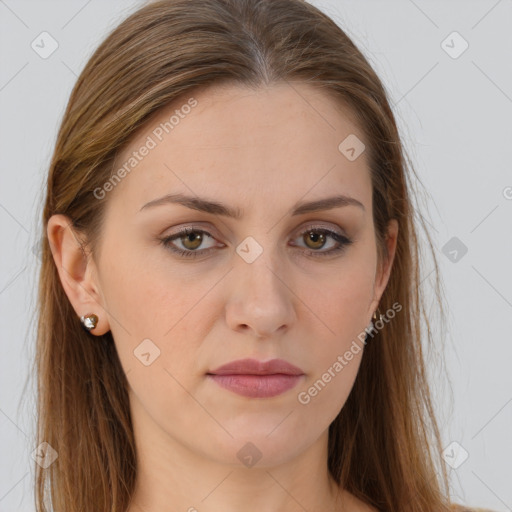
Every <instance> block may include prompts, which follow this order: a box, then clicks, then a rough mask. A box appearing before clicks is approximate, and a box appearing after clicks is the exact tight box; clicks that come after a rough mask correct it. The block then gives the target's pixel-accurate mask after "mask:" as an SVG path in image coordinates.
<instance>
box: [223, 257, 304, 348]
mask: <svg viewBox="0 0 512 512" xmlns="http://www.w3.org/2000/svg"><path fill="white" fill-rule="evenodd" d="M268 253H270V251H268ZM237 257H238V256H237ZM283 269H284V265H282V264H281V263H280V262H278V261H277V259H276V258H273V257H271V255H270V254H267V251H263V252H262V253H261V254H260V255H259V256H258V258H256V260H254V261H253V262H252V263H248V262H247V261H245V260H244V259H242V258H239V259H238V261H236V262H235V268H234V269H233V270H232V272H230V282H229V284H228V288H229V295H228V298H227V304H226V321H227V323H228V326H229V327H230V328H231V329H233V330H235V331H239V332H243V331H252V334H253V335H254V336H257V337H261V338H266V337H271V336H275V335H276V333H278V332H279V331H280V330H281V331H283V332H285V331H286V330H287V329H290V327H291V326H292V325H293V323H294V322H295V321H296V310H295V307H294V304H295V303H296V301H297V300H298V299H297V297H296V296H295V295H294V293H293V292H292V290H293V283H292V282H291V274H290V272H289V271H288V272H287V271H286V270H283ZM281 334H282V333H281Z"/></svg>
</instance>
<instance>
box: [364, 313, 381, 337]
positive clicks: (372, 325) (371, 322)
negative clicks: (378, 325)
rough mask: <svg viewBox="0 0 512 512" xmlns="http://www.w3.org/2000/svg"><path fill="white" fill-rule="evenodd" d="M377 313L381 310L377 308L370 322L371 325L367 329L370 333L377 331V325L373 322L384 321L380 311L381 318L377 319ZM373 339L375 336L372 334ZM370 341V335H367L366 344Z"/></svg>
mask: <svg viewBox="0 0 512 512" xmlns="http://www.w3.org/2000/svg"><path fill="white" fill-rule="evenodd" d="M377 311H379V308H377V309H376V310H375V311H374V312H373V316H372V320H370V325H369V326H368V327H367V330H368V331H370V332H371V331H372V330H374V329H375V324H374V323H373V320H380V321H381V322H382V321H383V320H384V315H382V314H381V313H380V311H379V318H378V319H377ZM372 338H373V334H372ZM368 341H369V335H368V333H366V336H365V342H366V343H367V342H368Z"/></svg>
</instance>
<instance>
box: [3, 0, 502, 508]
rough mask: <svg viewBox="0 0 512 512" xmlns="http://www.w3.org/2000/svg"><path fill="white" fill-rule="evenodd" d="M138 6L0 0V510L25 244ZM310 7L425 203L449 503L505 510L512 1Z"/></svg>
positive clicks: (23, 321) (27, 393) (29, 415)
mask: <svg viewBox="0 0 512 512" xmlns="http://www.w3.org/2000/svg"><path fill="white" fill-rule="evenodd" d="M142 3H143V2H140V1H139V2H137V1H124V2H122V1H120V0H117V1H114V0H109V1H100V0H89V1H84V0H81V1H75V0H73V1H69V0H68V1H65V2H64V1H61V2H57V1H23V0H0V38H1V40H0V49H1V50H0V51H1V65H0V112H1V119H0V144H1V149H2V151H1V152H0V166H1V172H0V177H1V180H2V181H1V186H0V226H1V236H2V240H3V242H2V244H1V258H2V259H1V270H0V315H1V319H0V325H1V329H0V333H1V334H0V336H1V338H0V343H1V352H0V354H1V355H0V512H7V511H9V512H14V511H33V510H34V505H33V491H32V485H33V474H32V473H33V470H32V459H31V454H32V452H33V450H34V449H35V446H34V443H33V439H34V433H33V430H32V424H33V421H34V410H35V408H34V396H35V395H34V386H35V383H34V381H33V378H32V379H29V380H28V381H27V377H28V376H30V363H31V360H32V357H33V352H34V326H33V310H34V304H35V294H36V284H37V282H36V276H37V263H38V256H37V249H36V248H34V246H35V244H36V243H37V240H38V238H39V231H38V230H39V228H40V222H39V219H38V216H39V209H40V207H41V201H42V197H43V192H44V177H45V174H46V172H47V168H48V165H49V161H50V156H51V151H52V147H53V144H54V142H55V139H56V132H57V129H58V126H59V123H60V120H61V117H62V114H63V112H64V108H65V105H66V102H67V99H68V96H69V93H70V91H71V88H72V86H73V84H74V82H75V80H76V78H77V76H78V74H79V72H80V71H81V69H82V68H83V66H84V64H85V62H86V60H87V58H88V57H89V56H90V55H91V53H92V51H93V50H94V49H95V48H96V46H97V45H98V43H99V42H100V40H101V39H102V38H103V37H104V36H105V35H106V33H107V32H108V31H109V30H110V29H111V27H113V26H114V25H115V24H116V23H117V22H119V21H120V20H121V19H122V18H124V17H125V16H126V15H127V14H129V13H130V12H131V11H133V10H134V9H135V8H136V7H137V6H138V5H142ZM311 3H313V4H314V5H317V6H318V7H320V8H321V9H322V10H324V12H326V13H327V14H329V15H330V16H332V17H333V18H334V19H335V21H336V22H337V23H338V24H339V25H340V26H341V27H342V28H343V29H344V30H345V31H346V32H347V33H348V35H349V36H351V37H352V38H353V39H354V41H355V43H356V44H357V45H358V46H359V47H360V48H361V50H362V51H363V52H364V53H365V55H366V56H367V57H368V59H369V60H370V62H371V63H372V64H373V66H374V67H375V69H376V71H377V72H378V74H379V75H380V76H381V78H382V80H383V81H384V83H385V86H386V88H387V89H388V91H389V94H390V97H391V100H392V102H393V105H394V106H393V108H394V111H395V113H396V116H397V120H398V122H399V125H400V129H401V132H402V136H403V140H404V143H405V145H406V148H407V151H408V152H409V155H410V156H411V158H412V161H413V165H414V166H415V169H416V170H417V172H418V174H419V176H420V179H421V182H422V183H423V185H424V187H425V190H426V193H424V194H423V195H424V199H423V203H422V210H421V212H419V214H421V215H422V216H423V217H424V218H425V220H426V221H427V222H428V223H429V226H430V229H431V234H432V236H433V239H434V244H435V250H436V254H437V257H438V259H439V262H440V265H441V272H442V277H443V280H444V283H445V293H446V297H447V307H448V309H447V315H448V323H447V326H446V327H447V329H446V330H445V331H442V330H441V328H440V327H439V326H438V325H437V321H436V317H433V318H432V320H433V322H434V324H435V327H436V329H435V336H436V344H437V351H438V353H439V354H440V355H442V353H443V352H444V354H445V358H446V367H445V368H441V369H436V368H437V367H436V366H435V361H434V359H433V360H432V364H431V366H430V368H431V374H432V381H433V386H434V393H435V398H436V407H437V412H438V416H439V421H440V426H441V428H442V435H443V447H448V451H447V452H446V453H447V459H446V460H447V468H448V470H449V474H450V476H451V482H452V486H453V489H452V494H453V495H454V496H455V499H456V500H457V501H460V502H463V503H466V504H468V505H471V506H486V507H489V508H492V509H494V510H495V511H506V510H512V485H510V484H511V482H512V462H511V459H512V372H511V371H510V366H511V362H512V337H511V335H510V333H509V326H510V324H511V319H512V314H511V313H512V274H511V272H510V262H511V255H512V244H511V233H512V229H511V228H512V172H511V171H512V166H511V162H512V149H511V147H512V140H511V136H512V128H511V124H510V118H511V115H512V67H511V61H512V59H511V55H512V30H511V28H512V0H499V1H496V0H481V1H467V0H466V1H446V0H445V1H426V0H414V1H412V0H395V1H383V0H379V1H377V0H373V1H369V0H365V1H361V0H360V1H358V2H357V1H346V0H337V1H335V0H330V1H327V0H323V1H313V2H311ZM43 31H46V32H48V33H49V34H51V36H52V37H53V38H54V39H55V40H56V41H57V42H58V48H57V50H56V51H55V52H54V53H53V54H52V55H50V56H49V57H48V58H45V59H44V58H42V57H41V56H40V55H39V54H38V53H36V52H35V51H34V50H33V49H32V47H31V43H32V41H34V40H35V41H36V42H37V41H40V39H38V36H39V34H41V32H43ZM454 31H457V32H458V33H459V34H460V36H461V37H462V38H463V39H461V38H458V36H453V35H450V34H452V33H453V32H454ZM443 41H445V43H443ZM464 41H466V42H467V44H469V47H468V48H467V50H466V51H464V52H463V53H462V54H461V55H458V53H459V52H460V51H461V50H462V49H463V47H464V46H463V45H464ZM45 48H46V49H48V48H49V44H45ZM450 53H451V55H450ZM454 57H456V58H454ZM464 247H466V248H467V253H466V254H463V251H461V248H464ZM454 250H455V251H457V252H456V253H455V252H453V251H454ZM431 271H432V267H431V266H428V265H426V266H425V268H424V269H423V276H424V282H423V283H422V286H425V290H426V292H427V295H429V296H430V294H431V289H432V287H431V282H430V277H431ZM443 371H445V372H446V374H447V375H448V377H445V376H444V374H443ZM24 386H27V387H24ZM22 397H23V400H22ZM452 442H456V443H459V444H460V446H461V447H462V448H458V447H457V446H458V445H456V448H455V450H454V451H452V448H453V446H454V445H452V446H450V444H451V443H452ZM462 450H465V451H467V453H468V458H467V459H466V460H465V461H464V462H462V463H461V461H462V460H463V457H462V455H463V454H464V452H463V451H462ZM448 461H449V462H450V464H448ZM452 466H457V467H452Z"/></svg>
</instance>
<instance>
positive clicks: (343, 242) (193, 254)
mask: <svg viewBox="0 0 512 512" xmlns="http://www.w3.org/2000/svg"><path fill="white" fill-rule="evenodd" d="M311 231H313V232H315V233H321V234H324V235H327V236H328V237H330V238H332V239H333V240H334V241H336V242H338V243H339V244H340V245H339V246H338V247H336V248H334V249H330V250H328V251H322V252H320V251H312V250H305V252H306V253H307V254H308V255H310V256H313V257H320V258H323V257H326V256H331V255H333V254H337V253H341V252H342V251H343V250H344V249H346V247H347V246H349V245H350V244H352V240H350V239H349V238H347V237H346V236H343V235H340V234H339V233H337V232H336V231H331V230H330V229H326V228H320V227H314V226H311V227H309V228H308V229H305V230H304V231H302V232H301V233H299V235H298V236H303V235H304V234H306V233H309V232H311ZM190 233H200V234H202V235H207V236H209V237H210V238H214V237H213V236H212V235H211V234H210V233H209V232H208V231H204V230H202V229H195V228H193V227H186V228H184V229H182V230H181V231H179V232H177V233H174V234H172V235H170V236H168V237H165V238H161V239H160V242H161V243H162V245H163V246H164V247H165V248H166V249H168V250H169V251H171V252H173V253H175V254H178V255H179V256H183V257H185V258H197V257H198V256H204V255H206V254H209V253H210V252H211V251H214V250H215V249H216V247H210V248H209V249H202V250H200V251H197V250H196V251H192V250H190V249H188V250H184V249H178V248H176V247H174V246H173V245H172V244H171V242H173V241H174V240H176V239H178V238H181V237H183V236H186V235H189V234H190Z"/></svg>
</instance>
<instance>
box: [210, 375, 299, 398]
mask: <svg viewBox="0 0 512 512" xmlns="http://www.w3.org/2000/svg"><path fill="white" fill-rule="evenodd" d="M208 377H210V378H211V379H212V380H214V381H215V382H216V383H217V384H218V385H219V386H221V387H223V388H225V389H229V390H230V391H233V392H234V393H237V394H239V395H243V396H248V397H250V398H269V397H272V396H277V395H280V394H281V393H284V392H285V391H288V390H289V389H292V388H293V387H295V386H296V385H297V383H298V382H299V381H300V380H301V379H302V377H303V375H284V374H282V373H279V374H274V375H213V374H208Z"/></svg>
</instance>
